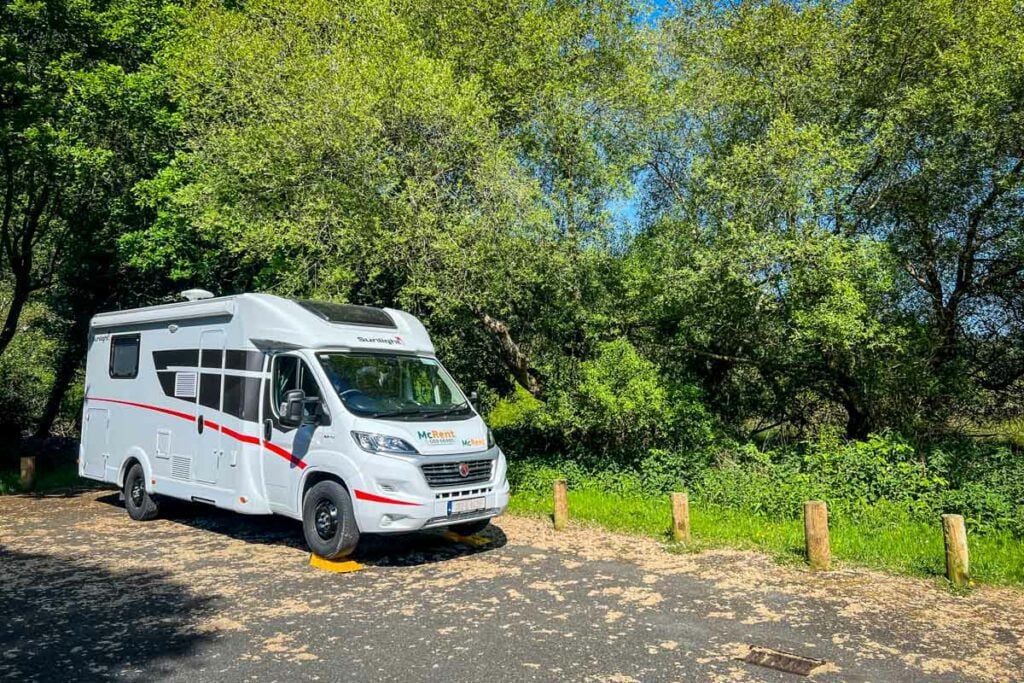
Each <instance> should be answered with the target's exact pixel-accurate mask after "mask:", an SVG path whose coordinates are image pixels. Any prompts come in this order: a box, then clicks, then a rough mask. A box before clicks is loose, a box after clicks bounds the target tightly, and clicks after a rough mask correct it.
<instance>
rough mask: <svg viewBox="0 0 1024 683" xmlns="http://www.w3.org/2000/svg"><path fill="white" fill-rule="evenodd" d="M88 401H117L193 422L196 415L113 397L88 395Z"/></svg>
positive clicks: (124, 404)
mask: <svg viewBox="0 0 1024 683" xmlns="http://www.w3.org/2000/svg"><path fill="white" fill-rule="evenodd" d="M86 400H88V401H102V402H103V403H117V404H119V405H123V406H132V407H133V408H145V409H146V410H155V411H156V412H158V413H164V414H165V415H173V416H174V417H180V418H181V419H182V420H188V421H189V422H195V421H196V416H195V415H189V414H188V413H182V412H179V411H177V410H171V409H170V408H161V407H160V406H151V405H146V404H145V403H134V402H132V401H118V400H117V399H113V398H93V397H92V396H90V397H89V398H88V399H86Z"/></svg>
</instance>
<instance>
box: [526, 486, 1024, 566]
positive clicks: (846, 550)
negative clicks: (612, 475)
mask: <svg viewBox="0 0 1024 683" xmlns="http://www.w3.org/2000/svg"><path fill="white" fill-rule="evenodd" d="M509 511H511V512H514V513H519V514H532V515H550V514H552V501H551V497H550V496H542V495H539V494H536V493H527V492H524V493H515V494H514V495H513V496H512V500H511V502H510V505H509ZM569 514H570V516H571V517H572V518H573V519H576V520H584V521H587V522H592V523H595V524H598V525H600V526H602V527H604V528H606V529H611V530H613V531H623V532H628V533H639V534H643V535H646V536H652V537H655V538H660V539H665V540H668V538H669V528H670V526H671V522H672V519H671V507H670V505H669V500H668V496H663V497H661V498H632V497H619V496H614V495H610V494H605V493H601V492H598V491H590V490H582V491H571V492H570V493H569ZM830 526H831V529H830V536H831V544H832V555H833V558H834V559H836V560H838V561H839V562H841V563H849V564H854V565H860V566H865V567H871V568H875V569H883V570H886V571H890V572H895V573H900V574H910V575H914V576H925V577H934V578H938V577H941V576H942V575H943V574H944V572H945V559H944V558H945V555H944V549H943V544H942V528H941V524H940V522H939V520H938V519H936V520H935V524H933V525H929V524H922V523H921V522H917V521H913V520H909V519H905V518H900V517H899V516H898V515H896V516H894V515H892V514H891V513H889V512H887V511H885V510H882V509H876V510H872V511H870V512H869V513H868V514H867V515H866V516H864V517H862V518H861V519H859V520H857V521H856V522H854V521H851V520H844V519H832V520H831V524H830ZM690 527H691V530H692V533H693V539H694V540H693V543H692V544H691V546H690V547H688V548H680V551H691V552H692V551H696V552H699V551H700V550H702V549H704V548H714V547H730V548H743V549H751V550H761V551H765V552H767V553H769V554H770V555H772V556H773V557H775V558H776V559H777V560H779V561H781V562H789V563H795V562H802V561H803V523H802V522H801V521H800V520H798V519H768V518H765V517H762V516H759V515H755V514H751V513H747V512H742V511H737V510H729V509H723V508H718V507H710V506H705V505H701V504H700V501H691V504H690ZM968 540H969V543H970V554H971V572H972V574H973V578H974V580H975V581H978V582H985V583H995V584H1010V585H1024V542H1022V541H1020V540H1018V539H1015V538H1013V537H1011V536H1009V535H1005V534H1000V535H986V536H978V535H972V536H970V537H969V539H968Z"/></svg>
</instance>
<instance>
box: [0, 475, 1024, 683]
mask: <svg viewBox="0 0 1024 683" xmlns="http://www.w3.org/2000/svg"><path fill="white" fill-rule="evenodd" d="M549 527H550V524H549V523H548V522H547V521H546V520H536V519H522V518H514V517H507V516H506V517H504V518H501V519H499V520H497V521H496V523H495V524H493V525H492V526H491V527H490V528H489V529H488V530H487V531H486V532H485V533H484V534H483V535H482V537H483V539H484V541H483V542H480V543H469V542H465V543H464V542H459V541H456V540H452V539H451V538H446V537H444V536H443V535H441V534H439V533H425V534H417V535H415V536H407V537H392V538H387V537H381V538H377V539H370V541H369V542H367V543H365V544H363V545H362V546H361V547H360V549H359V551H358V556H357V559H358V560H359V562H361V563H362V564H363V565H364V568H363V569H362V570H360V571H357V572H354V573H347V574H335V573H329V572H325V571H323V570H320V569H316V568H314V567H311V566H310V565H309V555H308V553H307V552H306V551H305V550H304V549H303V547H302V543H301V535H300V530H299V528H298V525H297V524H295V523H293V522H290V521H287V520H283V519H277V518H252V517H242V516H237V515H232V514H227V513H220V512H218V511H215V510H212V509H209V508H203V507H189V508H183V509H181V510H178V511H177V512H176V513H175V515H174V516H173V517H172V518H170V519H162V520H157V521H154V522H148V523H137V522H131V521H130V520H129V519H128V516H127V514H126V513H125V512H124V510H123V508H122V507H121V506H120V505H119V503H118V500H117V494H116V493H110V492H91V493H84V494H79V495H74V496H70V497H44V498H33V497H7V498H2V499H0V678H10V679H16V680H40V681H69V680H107V679H127V680H147V681H148V680H157V679H166V680H174V681H177V680H180V681H189V682H190V683H196V682H198V681H232V680H252V681H295V680H328V681H334V680H356V681H361V680H367V681H383V680H401V681H418V680H431V681H441V680H444V681H479V680H498V681H553V680H594V681H632V680H638V681H668V680H692V681H715V680H741V681H761V680H767V681H799V680H801V677H800V676H796V675H793V674H787V673H781V672H778V671H774V670H771V669H766V668H761V667H758V666H755V665H752V664H748V663H746V662H744V661H741V658H742V657H743V656H744V655H745V654H746V653H747V651H748V649H749V648H750V646H763V647H769V648H775V649H780V650H786V651H790V652H794V653H798V654H801V655H805V656H809V657H813V658H816V659H820V660H824V661H826V662H828V663H827V664H826V665H825V666H822V667H820V668H818V669H817V670H816V671H815V672H814V673H813V674H812V675H811V679H812V680H815V681H862V680H872V681H897V680H899V681H913V680H922V681H924V680H927V681H940V680H1021V679H1024V598H1022V593H1021V592H1019V591H1014V590H1010V589H996V588H985V589H979V590H976V591H974V592H972V593H971V594H970V595H969V596H966V597H963V596H954V595H951V594H950V593H949V592H948V591H946V590H945V589H943V588H942V587H941V586H939V585H938V584H937V583H936V582H934V581H925V580H916V579H905V578H893V577H887V576H885V575H882V574H878V573H874V572H869V571H865V570H856V569H840V570H838V571H835V572H829V573H828V574H820V575H816V574H811V573H809V572H807V571H805V570H803V569H802V568H799V567H780V566H778V565H776V564H774V563H772V562H771V561H770V560H768V559H767V558H765V557H763V556H760V555H757V554H753V553H744V552H735V551H709V552H703V553H699V554H689V555H678V554H672V553H668V552H665V550H664V549H662V548H661V547H660V546H659V545H658V544H657V543H656V542H654V541H652V540H648V539H636V538H632V537H626V536H617V535H613V534H608V533H605V532H599V531H595V530H589V529H582V528H574V529H570V530H569V531H566V532H562V533H557V534H556V533H555V532H553V531H552V530H551V529H550V528H549ZM478 546H479V547H478Z"/></svg>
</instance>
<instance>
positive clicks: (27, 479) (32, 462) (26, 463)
mask: <svg viewBox="0 0 1024 683" xmlns="http://www.w3.org/2000/svg"><path fill="white" fill-rule="evenodd" d="M35 487H36V458H35V456H34V455H31V456H27V457H23V458H22V459H21V490H22V491H31V490H32V489H34V488H35Z"/></svg>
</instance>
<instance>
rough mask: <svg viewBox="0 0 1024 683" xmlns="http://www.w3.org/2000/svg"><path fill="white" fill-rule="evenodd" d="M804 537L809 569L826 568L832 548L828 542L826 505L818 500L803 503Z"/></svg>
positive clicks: (828, 564)
mask: <svg viewBox="0 0 1024 683" xmlns="http://www.w3.org/2000/svg"><path fill="white" fill-rule="evenodd" d="M804 539H805V546H806V548H807V562H808V564H810V565H811V569H813V570H822V571H825V570H828V568H829V566H830V565H831V563H832V549H831V548H830V546H829V542H828V506H827V505H826V504H825V503H823V502H822V501H820V500H809V501H807V502H805V503H804Z"/></svg>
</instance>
